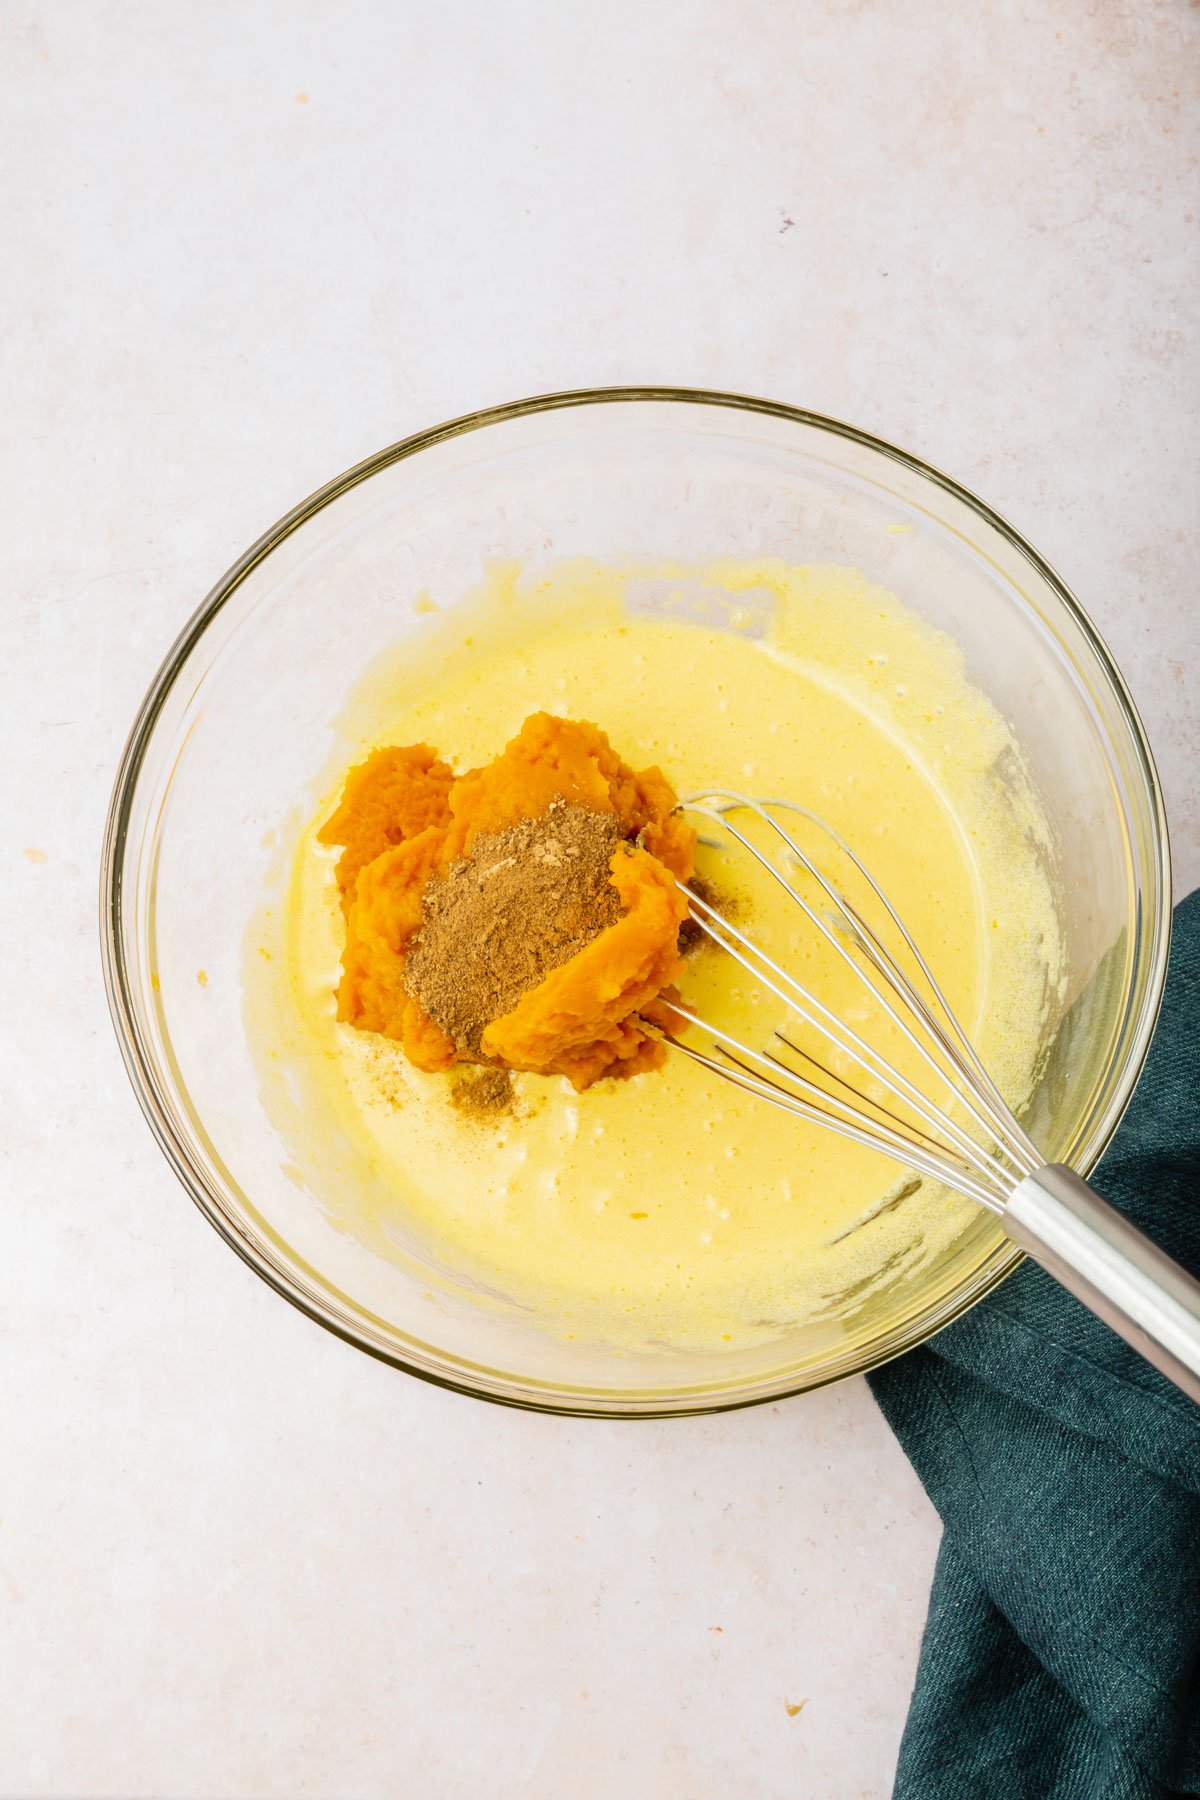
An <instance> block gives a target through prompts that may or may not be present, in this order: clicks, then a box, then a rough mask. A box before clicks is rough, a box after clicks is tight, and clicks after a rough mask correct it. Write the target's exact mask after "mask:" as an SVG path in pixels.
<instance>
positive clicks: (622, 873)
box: [483, 848, 688, 1088]
mask: <svg viewBox="0 0 1200 1800" xmlns="http://www.w3.org/2000/svg"><path fill="white" fill-rule="evenodd" d="M612 879H613V884H614V886H615V887H616V889H617V892H618V893H619V894H620V896H621V899H622V900H623V901H624V903H625V908H626V911H625V916H624V918H622V919H618V920H617V923H616V924H615V925H610V926H609V927H608V928H607V930H605V931H602V932H601V933H600V935H599V936H598V937H595V938H593V939H592V941H591V943H590V944H587V945H586V946H585V947H584V948H583V949H582V950H579V951H577V952H576V954H575V955H574V956H573V957H572V958H571V959H570V961H569V962H565V963H563V965H562V967H561V968H558V969H552V970H551V972H550V974H549V975H547V976H546V977H545V979H544V980H543V981H540V982H539V983H538V985H537V987H535V988H531V989H530V991H529V992H528V993H527V994H525V995H523V996H522V998H521V999H520V1000H519V1001H518V1002H517V1004H516V1006H515V1007H514V1008H513V1010H512V1011H511V1012H510V1013H506V1014H505V1015H504V1017H503V1018H502V1019H496V1020H494V1021H493V1023H492V1024H491V1025H489V1026H488V1028H487V1030H486V1031H485V1032H484V1034H483V1047H484V1049H485V1050H486V1051H487V1052H488V1054H489V1055H491V1056H495V1057H497V1058H498V1059H499V1060H500V1061H501V1062H505V1063H507V1064H508V1065H509V1067H510V1068H514V1069H537V1070H541V1071H543V1072H545V1073H551V1072H553V1073H557V1074H561V1075H569V1076H570V1078H571V1080H572V1081H573V1082H574V1083H575V1086H576V1087H577V1088H585V1087H587V1086H588V1084H589V1083H590V1082H593V1081H595V1079H596V1077H597V1076H598V1075H610V1074H611V1075H619V1074H632V1073H633V1071H634V1069H635V1068H645V1067H647V1066H653V1064H654V1063H657V1062H659V1061H661V1060H662V1057H663V1055H664V1051H663V1047H662V1045H661V1044H660V1043H659V1042H658V1041H657V1040H656V1039H655V1038H653V1037H650V1036H648V1035H647V1034H646V1032H645V1031H643V1030H642V1028H641V1026H640V1023H639V1022H638V1021H637V1020H636V1019H635V1018H632V1017H631V1015H632V1014H636V1013H637V1012H639V1011H640V1009H641V1008H642V1007H643V1006H647V1005H649V1003H650V1002H651V1001H653V1000H655V999H657V997H658V995H659V994H660V993H661V992H662V990H663V989H664V988H665V987H668V986H669V985H670V983H671V982H673V981H674V980H675V979H676V977H677V976H678V975H680V974H681V973H682V971H683V962H682V959H681V958H680V955H679V949H678V943H679V927H680V926H681V925H682V924H683V921H684V920H685V919H686V917H687V910H688V906H687V900H686V898H685V896H684V893H683V890H682V889H681V888H680V887H679V886H678V884H677V883H676V881H675V879H674V877H673V876H672V875H671V873H670V872H669V870H667V869H666V868H664V866H663V864H662V863H660V862H659V861H657V859H656V858H655V857H653V856H650V855H648V854H647V852H646V851H645V850H636V849H626V848H618V849H617V850H616V851H615V852H614V854H613V859H612Z"/></svg>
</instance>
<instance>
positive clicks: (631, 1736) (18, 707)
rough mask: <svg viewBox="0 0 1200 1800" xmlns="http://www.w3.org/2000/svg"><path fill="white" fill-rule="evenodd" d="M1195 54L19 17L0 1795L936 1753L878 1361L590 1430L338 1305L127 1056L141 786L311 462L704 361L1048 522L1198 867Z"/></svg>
mask: <svg viewBox="0 0 1200 1800" xmlns="http://www.w3.org/2000/svg"><path fill="white" fill-rule="evenodd" d="M1198 59H1200V16H1198V15H1197V14H1196V13H1195V11H1194V10H1192V9H1190V8H1188V7H1187V6H1186V5H1184V4H1183V0H1145V3H1143V4H1138V5H1124V4H1117V3H1115V0H1096V3H1095V4H1086V3H1084V0H1063V3H1061V4H1059V5H1057V6H1054V7H1043V6H1036V5H1032V4H1029V5H1025V4H1018V3H1017V0H990V3H989V4H988V5H987V6H985V7H982V8H970V7H967V8H954V7H951V6H948V5H943V4H937V3H935V0H903V3H901V0H875V3H870V0H859V3H853V0H840V3H839V0H808V3H806V4H799V5H787V4H772V3H770V0H707V3H702V0H694V3H693V0H650V3H649V4H648V3H647V0H610V3H609V4H607V5H606V6H604V7H602V8H597V7H592V6H586V5H584V4H582V0H558V3H557V4H554V3H552V0H541V3H536V4H535V3H533V0H505V3H504V4H501V5H496V4H489V3H486V0H446V3H445V4H439V5H432V4H417V3H416V0H393V3H391V4H383V3H382V0H380V3H377V4H364V3H355V0H350V3H349V4H347V5H346V6H343V7H331V6H328V5H325V4H321V3H318V0H293V3H292V4H290V5H283V4H282V3H281V0H241V3H239V4H237V5H233V4H232V3H230V0H217V3H216V4H207V5H198V4H182V3H179V0H176V3H174V4H167V5H165V6H158V7H144V6H135V5H133V4H131V3H129V0H104V3H102V4H95V5H91V6H72V7H61V6H60V7H54V6H51V5H49V4H48V3H46V0H33V3H32V4H31V5H27V6H23V7H19V8H16V9H12V8H9V9H6V11H5V12H4V14H3V17H2V18H0V97H2V104H0V119H2V120H3V121H4V123H3V126H2V127H0V129H2V131H3V134H4V137H5V139H6V142H5V143H4V146H3V155H2V158H0V168H2V169H3V175H2V176H0V183H2V187H3V192H2V195H0V223H2V226H3V233H2V236H3V242H4V244H5V248H6V254H5V259H4V261H5V276H4V280H3V283H2V284H0V327H2V328H0V363H2V366H3V370H4V374H3V386H4V397H3V401H2V407H0V411H2V426H3V431H4V433H5V441H4V443H3V447H2V448H0V457H2V458H3V485H4V492H5V496H6V500H7V502H8V504H7V506H6V509H5V510H6V525H5V539H6V541H5V554H4V564H5V579H4V583H3V588H2V590H0V619H2V620H3V626H4V629H3V656H2V657H0V717H2V718H3V720H4V723H5V768H4V776H3V781H4V791H5V804H4V825H3V832H2V833H0V856H2V859H3V870H4V881H3V884H2V888H0V894H2V898H0V924H2V926H3V932H4V940H5V944H6V952H7V967H8V970H9V977H8V991H7V996H6V1005H5V1008H4V1020H3V1024H2V1025H0V1076H2V1077H3V1089H4V1095H5V1104H4V1107H3V1112H2V1114H0V1152H2V1167H3V1177H2V1181H3V1189H4V1205H3V1220H4V1231H5V1237H4V1256H3V1275H2V1276H0V1281H2V1283H3V1288H4V1298H3V1305H2V1309H0V1444H2V1445H3V1461H4V1477H3V1481H2V1482H0V1669H2V1670H3V1675H2V1677H0V1688H2V1694H0V1795H4V1796H8V1795H17V1794H20V1795H35V1796H46V1795H54V1796H68V1795H70V1796H86V1797H99V1796H111V1795H117V1794H120V1795H125V1796H138V1797H143V1796H144V1797H147V1800H149V1797H150V1796H165V1797H166V1800H193V1797H195V1800H199V1797H201V1796H210V1795H227V1796H253V1797H255V1800H257V1797H259V1796H281V1797H282V1796H293V1795H298V1794H304V1795H310V1796H318V1797H321V1800H342V1797H344V1796H376V1795H378V1796H402V1797H404V1800H408V1797H409V1796H411V1797H412V1800H426V1797H427V1796H436V1797H437V1800H443V1797H445V1800H458V1797H460V1796H461V1797H462V1800H477V1797H478V1796H491V1795H499V1796H509V1795H521V1796H531V1797H533V1800H560V1797H562V1796H565V1795H570V1796H571V1797H572V1800H607V1796H610V1795H611V1796H621V1800H643V1797H646V1800H650V1797H654V1800H660V1797H661V1800H730V1797H736V1800H777V1797H780V1796H783V1795H797V1796H803V1797H804V1800H850V1797H851V1796H854V1797H858V1796H884V1795H886V1794H887V1792H888V1790H889V1785H890V1777H891V1771H892V1769H893V1767H894V1759H895V1754H896V1747H897V1744H898V1741H899V1735H900V1730H901V1724H902V1720H903V1716H904V1711H905V1706H906V1701H907V1696H908V1691H909V1687H910V1684H911V1679H912V1674H913V1669H914V1666H915V1661H916V1654H917V1646H918V1641H919V1636H920V1631H921V1625H922V1621H923V1616H924V1606H925V1598H926V1594H927V1590H928V1584H929V1578H930V1573H931V1570H932V1566H933V1559H934V1555H935V1552H936V1547H937V1539H938V1525H937V1520H936V1518H935V1516H934V1514H933V1512H932V1509H931V1508H930V1506H929V1505H928V1503H927V1502H926V1500H925V1498H924V1496H923V1494H922V1492H921V1489H920V1487H919V1485H918V1483H917V1481H916V1479H915V1477H914V1476H913V1474H912V1472H911V1471H910V1469H909V1467H908V1465H907V1463H906V1462H905V1460H904V1458H903V1456H902V1455H901V1454H900V1451H899V1450H898V1448H897V1447H896V1445H895V1443H894V1441H893V1440H892V1438H891V1436H890V1434H889V1432H888V1430H887V1429H886V1427H885V1426H884V1424H883V1421H882V1419H881V1417H880V1416H879V1414H878V1413H877V1412H876V1410H875V1407H874V1404H873V1402H872V1401H871V1399H870V1396H869V1394H868V1392H867V1389H866V1386H865V1384H864V1383H862V1382H853V1383H849V1384H847V1385H845V1386H843V1387H840V1388H837V1389H835V1390H833V1391H829V1392H825V1393H821V1394H819V1395H816V1396H814V1397H811V1398H809V1399H804V1400H798V1401H793V1402H790V1403H788V1404H785V1405H781V1406H774V1407H768V1408H764V1409H761V1410H755V1411H750V1412H744V1413H738V1414H733V1415H729V1416H726V1417H719V1418H712V1419H707V1420H692V1421H684V1422H680V1423H670V1424H643V1425H620V1424H587V1423H573V1422H570V1421H565V1420H559V1419H543V1418H534V1417H527V1416H522V1415H519V1414H515V1413H509V1412H502V1411H498V1410H494V1409H490V1408H488V1407H485V1406H482V1405H479V1404H475V1403H471V1402H468V1401H465V1400H461V1399H457V1398H455V1397H453V1396H450V1395H446V1394H442V1393H439V1392H436V1391H434V1390H432V1389H429V1388H426V1387H423V1386H421V1385H419V1384H418V1383H416V1382H413V1381H410V1380H407V1379H405V1378H403V1377H402V1376H400V1375H398V1374H395V1373H394V1372H392V1371H390V1370H389V1369H386V1368H384V1367H381V1366H379V1365H376V1364H374V1363H371V1362H370V1361H368V1360H367V1359H366V1358H365V1357H363V1356H360V1355H358V1354H356V1353H355V1352H353V1351H351V1350H350V1349H347V1348H346V1347H345V1346H343V1345H342V1344H340V1343H338V1342H336V1341H335V1340H334V1339H333V1338H331V1337H328V1336H326V1335H325V1334H324V1333H322V1332H320V1331H318V1330H317V1329H316V1328H315V1327H314V1326H313V1325H311V1324H309V1323H308V1322H307V1321H306V1320H304V1319H303V1318H301V1317H300V1315H299V1314H298V1313H296V1312H294V1311H292V1310H291V1308H289V1307H287V1306H285V1305H284V1304H283V1303H282V1302H281V1301H279V1300H278V1299H276V1298H275V1297H274V1296H273V1295H272V1294H271V1293H270V1292H269V1291H268V1290H267V1288H266V1287H264V1286H263V1285H262V1284H261V1283H259V1282H258V1281H256V1280H255V1279H254V1277H253V1276H252V1275H251V1274H250V1273H249V1272H248V1271H247V1270H246V1269H245V1268H243V1267H242V1265H241V1264H240V1263H239V1262H238V1261H237V1260H236V1259H235V1258H234V1257H233V1256H231V1255H230V1253H229V1251H228V1250H227V1249H226V1248H225V1247H224V1246H223V1245H222V1244H221V1243H220V1242H219V1240H218V1239H217V1237H216V1235H215V1234H214V1233H213V1232H212V1231H210V1230H209V1229H208V1227H207V1226H206V1225H204V1224H203V1222H202V1221H201V1220H200V1218H199V1216H198V1214H197V1213H196V1212H195V1211H194V1210H193V1208H192V1207H191V1206H190V1205H189V1204H188V1202H187V1200H186V1199H185V1197H184V1195H183V1193H182V1191H181V1190H180V1189H179V1188H178V1187H177V1185H176V1183H175V1181H174V1179H173V1177H172V1176H171V1174H170V1173H169V1171H168V1169H167V1167H166V1165H165V1163H164V1162H163V1160H162V1158H161V1157H160V1156H159V1154H158V1152H157V1150H156V1149H155V1147H154V1145H153V1143H152V1141H151V1139H150V1136H149V1133H148V1131H147V1130H146V1128H145V1127H144V1125H143V1123H142V1120H141V1118H140V1116H139V1114H138V1112H137V1110H136V1107H135V1105H134V1102H133V1100H132V1097H131V1095H130V1093H129V1091H128V1087H127V1083H126V1080H125V1077H124V1074H123V1072H122V1069H121V1066H120V1062H119V1059H118V1055H117V1051H116V1048H115V1044H114V1041H113V1037H112V1033H111V1030H110V1027H109V1023H108V1018H107V1014H106V1009H105V1005H104V1000H103V995H102V992H101V988H100V980H99V959H98V950H97V931H96V919H95V914H96V892H95V890H96V866H97V855H98V848H99V841H100V832H101V827H102V822H103V814H104V808H105V804H106V801H107V796H108V790H109V786H110V782H111V779H112V774H113V769H114V765H115V762H116V759H117V756H118V754H119V751H120V747H121V744H122V741H123V738H124V734H125V731H126V729H127V726H128V724H129V722H130V720H131V717H132V714H133V712H134V709H135V707H136V704H137V702H138V700H139V699H140V697H141V694H142V692H143V689H144V688H145V686H146V683H147V681H148V680H149V678H150V676H151V675H152V673H153V671H154V669H155V667H156V666H157V664H158V661H159V659H160V657H161V655H162V653H163V651H164V650H165V648H166V646H167V644H168V643H169V641H170V640H171V638H172V637H173V635H174V633H175V631H176V630H177V628H178V627H179V626H180V624H181V623H182V622H183V620H184V619H185V618H186V617H187V615H188V614H189V613H190V612H191V610H192V609H193V607H194V606H195V605H196V604H197V602H198V600H199V599H200V597H201V596H202V595H203V593H204V591H205V590H206V588H207V587H208V586H209V585H210V583H211V582H212V581H213V580H214V579H215V578H216V577H217V576H218V575H219V574H220V573H221V572H222V570H223V569H224V568H225V567H226V565H227V564H228V563H229V562H230V561H231V560H232V559H233V558H234V557H235V556H236V555H237V554H238V553H239V552H240V551H241V550H242V549H243V548H244V547H245V546H246V544H247V543H249V542H250V541H251V539H253V538H254V537H255V536H257V534H258V533H259V531H260V530H262V529H263V528H264V527H265V526H267V525H269V524H270V523H271V522H272V521H273V520H274V519H275V518H276V517H277V516H278V515H279V514H280V513H281V512H283V511H284V510H285V509H286V508H287V507H288V506H290V505H291V504H292V503H293V502H294V501H295V500H296V499H298V498H299V497H300V496H302V495H303V494H305V493H306V492H308V491H309V490H311V489H312V488H314V487H316V486H318V485H319V484H320V483H321V482H322V481H324V480H325V479H326V478H327V477H329V476H331V475H333V474H334V473H336V472H337V471H339V470H340V469H342V468H344V467H346V466H347V465H349V464H351V463H353V462H355V461H357V460H358V459H359V458H360V457H362V456H365V455H366V454H368V453H369V452H371V451H373V450H375V449H377V448H378V447H380V446H381V445H383V444H385V443H387V442H389V441H390V440H392V439H395V438H398V437H401V436H403V435H404V434H405V433H407V432H409V431H411V430H414V429H416V428H418V427H420V426H423V425H426V424H429V423H431V422H434V421H436V420H438V419H442V418H446V417H449V416H451V415H453V414H455V413H458V412H461V411H465V410H469V409H471V408H473V407H476V406H479V405H483V404H487V403H489V402H493V401H497V400H504V399H509V398H513V397H515V396H518V395H522V394H527V393H533V392H538V391H544V390H547V389H552V388H559V387H569V386H580V385H590V384H598V383H605V382H620V381H625V380H630V381H639V380H641V381H667V382H678V383H683V384H694V385H703V386H715V387H729V388H735V389H739V390H742V391H746V392H751V393H763V394H769V395H772V396H774V397H777V398H779V399H782V400H787V401H792V402H795V403H797V404H800V405H803V406H807V407H811V408H814V409H817V410H821V411H825V412H830V413H833V414H835V415H838V416H840V417H843V418H847V419H851V420H853V421H855V422H857V423H858V424H860V425H863V426H865V427H867V428H868V429H870V430H873V431H876V432H879V433H880V434H882V435H884V436H886V437H889V438H891V439H893V440H895V441H896V442H898V443H900V444H903V445H905V446H906V447H909V448H911V449H913V450H915V451H917V452H918V453H920V454H921V455H923V456H924V457H926V458H927V459H928V460H930V461H932V462H933V463H935V464H938V465H940V466H941V467H943V468H945V469H947V470H949V471H951V472H952V473H954V474H955V475H957V476H958V477H959V478H960V479H961V480H963V481H964V482H965V483H966V484H967V485H968V486H971V487H973V488H975V489H976V490H977V491H979V492H980V493H982V494H983V495H984V497H985V498H986V499H988V500H989V501H990V502H991V503H992V504H993V505H994V506H995V507H997V508H998V509H999V510H1000V511H1001V512H1004V513H1006V514H1007V515H1008V516H1009V517H1010V518H1011V519H1012V520H1013V522H1014V523H1015V524H1016V525H1017V526H1018V527H1019V528H1020V529H1021V530H1023V531H1024V532H1025V533H1026V534H1027V535H1028V536H1029V537H1030V538H1031V539H1032V541H1033V542H1034V543H1035V544H1036V545H1037V546H1038V547H1039V549H1041V550H1042V551H1043V552H1044V553H1045V554H1046V555H1047V556H1048V557H1049V559H1050V560H1051V561H1052V562H1053V563H1055V564H1056V565H1057V567H1058V568H1059V570H1060V571H1061V573H1062V574H1063V576H1064V577H1065V579H1066V580H1067V581H1068V582H1069V583H1070V584H1071V585H1072V586H1073V587H1074V589H1075V591H1076V593H1077V594H1078V595H1079V596H1080V598H1081V600H1082V601H1083V604H1084V605H1085V606H1086V607H1087V608H1088V609H1089V611H1090V612H1091V614H1092V616H1093V618H1094V619H1095V620H1096V621H1097V623H1098V625H1099V627H1100V629H1101V631H1102V632H1103V634H1104V635H1105V637H1106V638H1107V640H1108V642H1109V644H1110V645H1111V647H1112V649H1113V650H1114V652H1115V654H1116V656H1117V659H1118V661H1119V662H1120V664H1121V666H1122V668H1123V669H1124V671H1125V673H1126V675H1127V677H1128V678H1129V681H1130V683H1131V686H1132V688H1133V692H1134V695H1135V698H1136V700H1137V702H1138V704H1139V706H1140V707H1141V708H1142V710H1143V713H1144V716H1145V718H1146V720H1147V724H1148V727H1149V730H1150V735H1151V738H1152V740H1153V743H1154V746H1155V749H1156V752H1157V755H1158V758H1159V762H1160V768H1161V771H1162V775H1163V779H1164V784H1165V787H1166V791H1167V800H1168V805H1169V809H1170V813H1171V818H1172V823H1173V830H1174V839H1175V852H1176V861H1177V873H1178V878H1179V880H1178V887H1179V892H1181V893H1182V892H1183V891H1185V890H1186V889H1187V888H1188V887H1189V886H1192V885H1194V884H1195V882H1196V880H1197V879H1198V878H1200V817H1198V812H1197V795H1198V792H1200V783H1198V782H1197V779H1196V770H1197V766H1198V751H1200V744H1198V740H1197V715H1198V700H1200V686H1198V680H1197V666H1198V664H1200V603H1198V601H1197V576H1198V569H1200V563H1198V558H1197V519H1198V517H1200V480H1198V476H1197V469H1198V467H1200V454H1198V453H1200V342H1198V324H1197V309H1196V303H1195V302H1196V293H1197V282H1198V275H1200V266H1198V265H1200V251H1198V242H1200V238H1198V230H1197V214H1198V213H1200V171H1198V154H1200V101H1198V98H1197V93H1196V69H1197V67H1198V66H1200V60H1198ZM800 1702H805V1703H806V1704H804V1705H803V1706H802V1707H800V1710H798V1711H792V1710H789V1709H792V1708H796V1707H797V1706H798V1705H799V1703H800Z"/></svg>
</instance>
